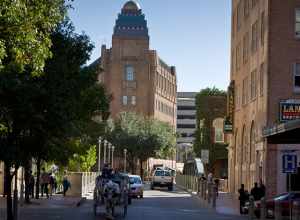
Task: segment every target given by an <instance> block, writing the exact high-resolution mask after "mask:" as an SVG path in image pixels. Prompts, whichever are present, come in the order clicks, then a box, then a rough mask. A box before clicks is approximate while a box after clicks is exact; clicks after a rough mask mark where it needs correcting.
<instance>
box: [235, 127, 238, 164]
mask: <svg viewBox="0 0 300 220" xmlns="http://www.w3.org/2000/svg"><path fill="white" fill-rule="evenodd" d="M238 155H239V143H238V130H236V132H235V137H234V161H235V164H236V165H237V164H238V162H239V161H238V158H239V157H238Z"/></svg>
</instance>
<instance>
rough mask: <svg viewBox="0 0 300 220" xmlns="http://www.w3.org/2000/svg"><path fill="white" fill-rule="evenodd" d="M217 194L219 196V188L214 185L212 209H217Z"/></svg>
mask: <svg viewBox="0 0 300 220" xmlns="http://www.w3.org/2000/svg"><path fill="white" fill-rule="evenodd" d="M217 194H218V186H217V185H216V184H213V185H212V207H213V208H216V202H217Z"/></svg>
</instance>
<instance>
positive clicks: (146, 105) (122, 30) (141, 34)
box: [99, 1, 177, 130]
mask: <svg viewBox="0 0 300 220" xmlns="http://www.w3.org/2000/svg"><path fill="white" fill-rule="evenodd" d="M149 40H150V38H149V34H148V27H147V21H146V19H145V15H144V14H143V13H142V10H141V8H140V6H139V5H138V4H137V3H136V2H134V1H128V2H127V3H125V5H124V6H123V8H122V10H121V13H120V14H119V15H118V18H117V20H116V24H115V27H114V32H113V35H112V47H111V48H109V49H108V48H106V46H105V45H103V46H102V50H101V58H100V63H101V69H102V72H101V74H99V80H100V81H101V82H103V83H104V85H105V87H106V88H107V89H108V91H109V92H110V93H111V94H112V97H113V98H112V102H111V106H110V113H111V117H112V118H116V117H117V116H118V114H119V113H120V112H126V111H132V112H136V113H138V114H141V115H144V116H149V117H154V118H156V119H158V120H160V121H164V122H167V123H169V124H170V125H171V126H173V127H174V130H175V128H176V93H177V79H176V70H175V67H174V66H169V65H167V64H166V63H165V62H164V61H163V60H162V59H161V58H160V57H159V56H158V54H157V52H156V51H155V50H151V49H150V47H149Z"/></svg>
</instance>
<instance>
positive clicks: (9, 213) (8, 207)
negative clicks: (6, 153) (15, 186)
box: [4, 163, 13, 220]
mask: <svg viewBox="0 0 300 220" xmlns="http://www.w3.org/2000/svg"><path fill="white" fill-rule="evenodd" d="M4 169H5V171H4V172H5V185H6V186H5V188H6V196H7V198H6V214H7V220H13V209H12V197H11V181H12V176H11V174H10V165H9V163H5V168H4Z"/></svg>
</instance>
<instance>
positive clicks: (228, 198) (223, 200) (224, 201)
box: [216, 192, 240, 215]
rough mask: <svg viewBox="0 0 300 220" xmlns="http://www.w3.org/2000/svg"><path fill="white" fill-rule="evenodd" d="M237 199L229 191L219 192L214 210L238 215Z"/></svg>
mask: <svg viewBox="0 0 300 220" xmlns="http://www.w3.org/2000/svg"><path fill="white" fill-rule="evenodd" d="M239 204H240V203H239V200H238V199H237V198H236V196H234V195H232V194H230V193H224V192H220V193H219V196H218V198H217V207H216V211H217V212H218V213H221V214H229V215H240V210H239Z"/></svg>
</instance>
